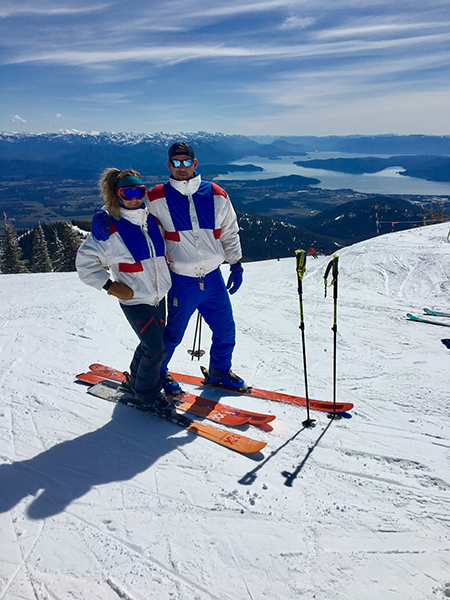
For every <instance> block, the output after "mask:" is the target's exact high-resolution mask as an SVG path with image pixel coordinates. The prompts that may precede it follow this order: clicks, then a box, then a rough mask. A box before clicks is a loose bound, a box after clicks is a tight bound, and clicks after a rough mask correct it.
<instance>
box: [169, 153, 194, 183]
mask: <svg viewBox="0 0 450 600" xmlns="http://www.w3.org/2000/svg"><path fill="white" fill-rule="evenodd" d="M172 160H179V161H180V162H181V165H180V166H179V167H174V166H173V164H172V162H171V161H170V160H168V161H167V167H168V169H169V171H170V172H171V173H172V177H173V178H174V179H178V181H185V180H187V179H192V178H193V177H194V171H195V169H196V168H197V165H198V161H197V159H196V158H194V159H192V158H191V157H190V156H188V155H187V154H180V155H178V154H177V155H176V156H174V157H173V159H172ZM183 160H192V165H191V166H190V167H185V166H184V165H183Z"/></svg>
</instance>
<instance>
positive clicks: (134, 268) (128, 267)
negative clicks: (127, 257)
mask: <svg viewBox="0 0 450 600" xmlns="http://www.w3.org/2000/svg"><path fill="white" fill-rule="evenodd" d="M143 270H144V267H143V266H142V263H141V262H137V263H119V271H120V272H121V273H140V272H141V271H143Z"/></svg>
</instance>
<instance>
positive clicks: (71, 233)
mask: <svg viewBox="0 0 450 600" xmlns="http://www.w3.org/2000/svg"><path fill="white" fill-rule="evenodd" d="M61 241H62V244H63V246H64V257H63V261H62V264H61V266H60V269H59V270H60V271H75V270H76V267H75V259H76V256H77V252H78V248H79V247H80V246H81V243H82V242H83V236H82V235H81V233H79V232H78V231H77V230H76V229H75V227H73V226H72V225H70V224H69V223H64V230H63V236H62V240H61Z"/></svg>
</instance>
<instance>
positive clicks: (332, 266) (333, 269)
mask: <svg viewBox="0 0 450 600" xmlns="http://www.w3.org/2000/svg"><path fill="white" fill-rule="evenodd" d="M338 262H339V254H334V255H333V258H332V260H331V261H330V262H329V263H328V266H327V268H326V270H325V275H324V276H323V279H324V282H325V298H326V297H327V279H328V275H329V273H330V271H331V272H332V278H333V279H332V281H331V283H330V287H331V286H333V300H334V316H333V327H332V328H331V329H332V331H333V332H334V338H333V412H332V413H329V414H328V418H330V419H340V418H341V416H340V415H339V414H337V413H336V348H337V299H338V275H339V270H338Z"/></svg>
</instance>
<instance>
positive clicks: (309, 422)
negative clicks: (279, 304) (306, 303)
mask: <svg viewBox="0 0 450 600" xmlns="http://www.w3.org/2000/svg"><path fill="white" fill-rule="evenodd" d="M295 255H296V264H297V282H298V298H299V304H300V325H299V329H300V330H301V332H302V350H303V373H304V376H305V397H306V420H305V421H303V425H304V426H305V427H314V424H315V423H314V421H315V419H311V418H310V416H309V395H308V375H307V372H306V344H305V321H304V319H303V289H302V280H303V275H304V274H305V270H306V252H305V251H304V250H296V251H295Z"/></svg>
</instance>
